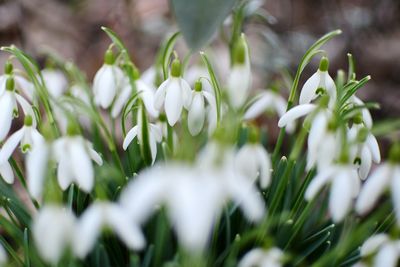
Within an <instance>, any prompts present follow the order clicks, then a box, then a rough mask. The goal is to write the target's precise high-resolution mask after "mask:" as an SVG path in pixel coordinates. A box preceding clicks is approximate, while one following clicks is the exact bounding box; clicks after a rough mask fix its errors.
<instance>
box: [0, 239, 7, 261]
mask: <svg viewBox="0 0 400 267" xmlns="http://www.w3.org/2000/svg"><path fill="white" fill-rule="evenodd" d="M7 258H8V257H7V253H6V250H5V249H4V247H3V246H2V245H1V244H0V266H4V265H5V264H6V262H7Z"/></svg>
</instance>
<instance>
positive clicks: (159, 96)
mask: <svg viewBox="0 0 400 267" xmlns="http://www.w3.org/2000/svg"><path fill="white" fill-rule="evenodd" d="M170 83H171V79H167V80H165V81H164V82H163V83H162V84H161V85H160V87H158V89H157V91H156V93H155V95H154V107H155V108H156V109H157V110H158V111H161V108H162V106H163V104H164V102H165V94H166V91H167V87H169V84H170Z"/></svg>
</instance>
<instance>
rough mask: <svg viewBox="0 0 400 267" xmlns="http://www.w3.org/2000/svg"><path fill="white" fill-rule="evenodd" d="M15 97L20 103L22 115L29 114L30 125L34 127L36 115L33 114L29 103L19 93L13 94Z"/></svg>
mask: <svg viewBox="0 0 400 267" xmlns="http://www.w3.org/2000/svg"><path fill="white" fill-rule="evenodd" d="M15 99H16V100H17V102H18V103H19V104H20V105H21V108H22V111H23V112H24V115H25V116H26V115H30V116H31V117H32V127H33V128H36V116H35V113H34V112H33V108H32V106H31V104H29V102H28V101H26V100H25V98H23V97H22V96H20V95H19V94H15Z"/></svg>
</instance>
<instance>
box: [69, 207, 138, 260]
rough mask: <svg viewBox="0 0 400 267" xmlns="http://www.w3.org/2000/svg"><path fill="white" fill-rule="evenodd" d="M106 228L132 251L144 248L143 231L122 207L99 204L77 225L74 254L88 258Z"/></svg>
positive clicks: (85, 214)
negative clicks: (129, 218)
mask: <svg viewBox="0 0 400 267" xmlns="http://www.w3.org/2000/svg"><path fill="white" fill-rule="evenodd" d="M106 226H108V227H110V228H111V230H112V231H114V232H115V233H116V234H117V235H118V237H119V238H120V239H121V240H122V241H123V242H124V243H125V244H126V245H127V246H128V247H129V248H130V249H141V248H143V247H144V245H145V239H144V236H143V234H142V232H141V230H140V229H139V227H138V226H137V225H135V224H134V223H132V221H130V220H128V216H127V214H126V212H125V211H124V210H123V209H122V207H121V206H120V205H118V204H114V203H108V202H97V203H94V204H91V205H90V206H89V207H88V208H87V209H86V210H85V212H84V213H83V214H82V215H81V217H79V219H78V221H77V223H76V227H75V233H74V236H73V250H74V253H75V254H76V255H77V256H78V257H80V258H84V257H86V255H87V254H88V253H89V252H90V251H91V250H92V248H93V247H94V245H95V242H96V240H97V238H98V236H99V235H100V234H101V231H102V229H103V228H104V227H106Z"/></svg>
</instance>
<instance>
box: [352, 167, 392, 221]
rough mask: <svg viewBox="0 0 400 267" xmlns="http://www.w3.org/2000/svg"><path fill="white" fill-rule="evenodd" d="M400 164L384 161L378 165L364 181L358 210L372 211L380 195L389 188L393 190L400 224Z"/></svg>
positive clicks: (357, 206)
mask: <svg viewBox="0 0 400 267" xmlns="http://www.w3.org/2000/svg"><path fill="white" fill-rule="evenodd" d="M399 177H400V166H399V165H398V164H393V163H386V162H385V163H383V164H381V165H380V166H378V167H377V168H376V169H375V170H374V172H372V174H371V175H370V176H369V177H368V178H367V180H366V182H365V183H364V185H363V187H362V189H361V192H360V196H359V197H358V199H357V202H356V211H357V213H359V214H365V213H367V212H368V211H370V210H371V209H372V208H373V206H374V205H375V204H376V202H377V201H378V199H379V197H380V196H381V195H382V194H383V193H384V192H385V191H386V190H387V189H390V190H391V191H392V192H391V193H392V200H393V205H394V210H395V213H396V217H397V222H398V224H399V225H400V179H399Z"/></svg>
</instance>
